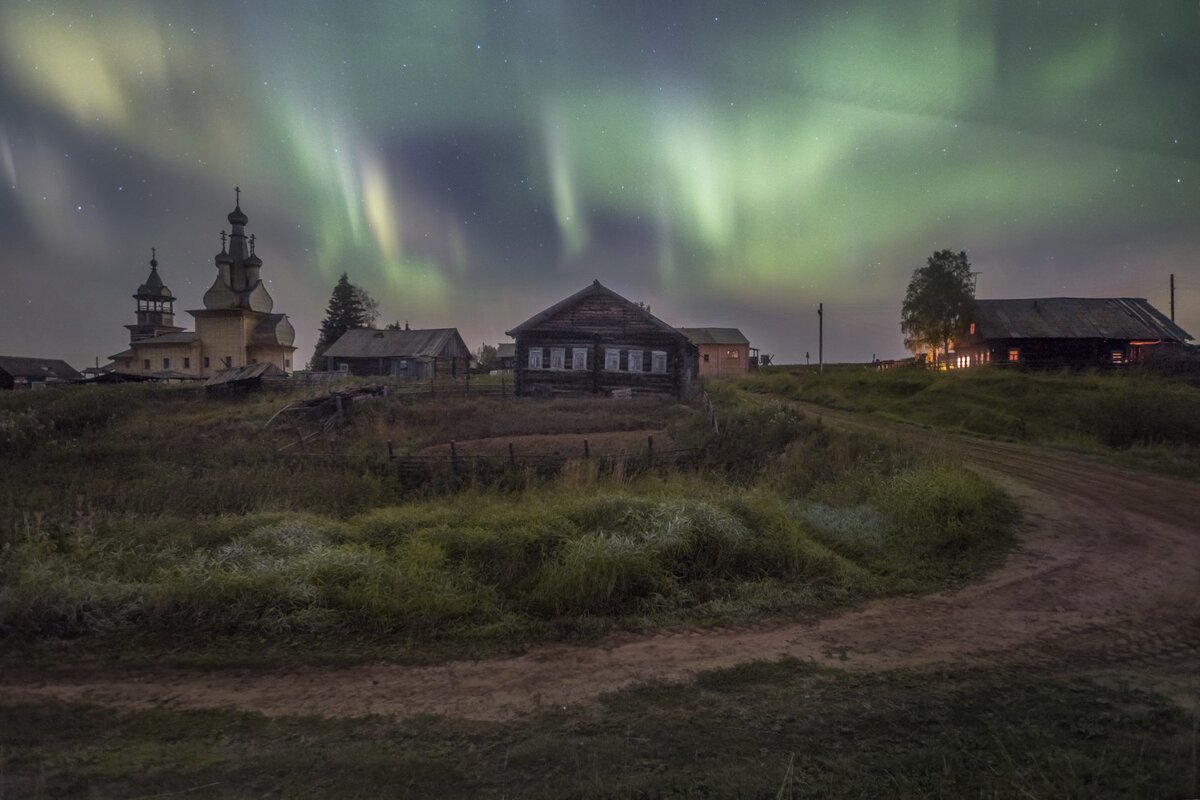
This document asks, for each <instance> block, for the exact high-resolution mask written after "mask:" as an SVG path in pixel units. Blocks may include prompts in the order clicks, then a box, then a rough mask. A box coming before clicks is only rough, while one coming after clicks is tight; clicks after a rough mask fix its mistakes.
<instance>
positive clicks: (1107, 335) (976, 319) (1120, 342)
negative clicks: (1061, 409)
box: [952, 297, 1192, 369]
mask: <svg viewBox="0 0 1200 800" xmlns="http://www.w3.org/2000/svg"><path fill="white" fill-rule="evenodd" d="M966 325H967V332H966V334H965V336H963V337H962V339H961V340H960V341H958V342H956V343H955V349H954V355H953V361H952V364H953V365H954V366H955V367H957V368H960V369H966V368H969V367H978V366H985V365H1004V366H1016V367H1028V368H1030V369H1056V368H1063V367H1094V368H1102V369H1104V368H1114V367H1120V366H1123V365H1125V364H1135V363H1140V362H1143V361H1147V360H1148V359H1149V358H1151V356H1152V353H1153V351H1155V350H1156V349H1162V348H1173V347H1174V348H1183V347H1184V343H1185V341H1186V340H1188V339H1191V338H1192V337H1191V334H1189V333H1188V332H1187V331H1185V330H1183V329H1182V328H1180V327H1179V326H1178V325H1176V324H1175V323H1174V322H1172V321H1171V320H1170V319H1168V318H1167V317H1166V316H1165V315H1164V314H1163V313H1162V312H1161V311H1159V310H1158V309H1157V308H1155V307H1154V306H1152V305H1150V303H1149V302H1147V301H1146V300H1145V299H1144V298H1140V297H1112V298H1106V297H1039V298H1034V299H1029V300H976V301H975V302H974V304H973V306H972V308H971V310H970V311H969V312H968V316H967V323H966Z"/></svg>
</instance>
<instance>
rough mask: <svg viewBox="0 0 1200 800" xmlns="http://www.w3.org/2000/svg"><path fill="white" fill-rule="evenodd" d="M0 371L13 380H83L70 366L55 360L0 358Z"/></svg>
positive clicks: (20, 357)
mask: <svg viewBox="0 0 1200 800" xmlns="http://www.w3.org/2000/svg"><path fill="white" fill-rule="evenodd" d="M0 370H4V371H5V372H7V373H8V374H9V375H11V376H12V377H14V378H25V379H26V380H38V381H44V380H47V379H53V380H59V381H78V380H82V379H83V375H81V374H79V372H78V371H76V370H75V368H74V367H72V366H71V365H70V364H68V363H67V362H65V361H62V360H60V359H57V358H26V357H25V356H0Z"/></svg>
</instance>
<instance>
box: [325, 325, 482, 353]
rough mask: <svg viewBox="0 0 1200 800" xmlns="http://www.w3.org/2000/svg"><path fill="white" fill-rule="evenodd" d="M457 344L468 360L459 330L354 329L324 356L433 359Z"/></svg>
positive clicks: (343, 336)
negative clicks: (425, 357) (424, 357)
mask: <svg viewBox="0 0 1200 800" xmlns="http://www.w3.org/2000/svg"><path fill="white" fill-rule="evenodd" d="M455 341H457V342H458V344H459V345H461V348H462V353H461V356H463V357H469V356H470V351H469V350H468V349H467V345H466V343H465V342H463V341H462V337H461V336H459V335H458V328H428V329H426V330H406V331H396V330H376V329H375V328H354V329H352V330H348V331H346V332H345V333H344V334H342V336H341V338H339V339H338V340H337V341H336V342H334V343H333V344H331V345H330V346H329V348H328V349H327V350H326V351H325V355H326V356H332V357H334V358H420V357H422V356H427V357H431V358H432V357H436V356H441V355H444V354H445V351H446V348H447V347H448V346H450V345H452V344H453V343H454V342H455Z"/></svg>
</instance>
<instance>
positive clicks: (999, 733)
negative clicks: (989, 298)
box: [0, 661, 1198, 799]
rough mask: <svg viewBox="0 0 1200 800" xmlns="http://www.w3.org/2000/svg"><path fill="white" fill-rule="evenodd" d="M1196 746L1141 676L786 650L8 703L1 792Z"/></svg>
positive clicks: (1119, 771) (625, 782) (1185, 756)
mask: <svg viewBox="0 0 1200 800" xmlns="http://www.w3.org/2000/svg"><path fill="white" fill-rule="evenodd" d="M598 712H599V713H598ZM1195 747H1196V732H1195V726H1194V719H1193V718H1192V716H1191V715H1190V714H1189V713H1187V712H1185V711H1183V710H1182V709H1180V708H1179V707H1177V706H1175V705H1173V704H1172V703H1171V702H1170V701H1169V700H1167V699H1165V698H1163V697H1161V696H1159V695H1156V694H1152V693H1149V692H1145V691H1140V690H1136V689H1131V688H1126V687H1120V686H1115V687H1114V686H1110V685H1104V684H1100V683H1096V682H1093V681H1090V680H1087V679H1078V678H1032V677H1027V676H1021V675H1014V674H1003V673H988V672H983V673H970V674H959V675H940V676H938V679H937V680H930V677H929V676H928V675H910V674H904V673H891V674H886V675H876V676H857V675H851V674H840V673H835V672H830V671H823V670H817V669H813V668H811V667H806V666H804V665H801V664H798V663H796V662H794V661H782V662H774V663H761V662H760V663H753V664H747V665H743V666H739V667H736V668H734V669H730V670H721V671H717V672H710V673H705V674H702V675H700V676H699V678H698V679H697V680H696V681H695V682H694V683H691V684H682V685H670V686H655V685H651V686H643V687H639V688H634V689H629V690H626V691H622V692H619V693H617V694H614V695H610V696H608V697H606V698H604V699H603V701H602V703H601V705H600V708H599V709H596V708H580V709H566V710H563V709H559V710H556V711H547V712H543V713H538V714H534V715H532V716H531V717H530V718H528V719H524V720H522V721H518V722H509V723H469V722H462V721H454V720H443V719H438V718H428V717H427V718H420V719H414V720H407V721H393V720H389V719H383V718H376V717H372V718H362V719H317V718H295V717H277V718H266V717H261V716H258V715H255V714H248V713H237V712H232V711H171V710H167V709H154V710H147V711H138V712H119V711H112V710H104V709H97V708H92V707H87V706H72V705H63V704H59V703H56V702H52V701H51V702H44V703H38V704H25V705H9V706H0V793H3V795H4V796H5V797H9V796H11V797H75V796H90V797H144V796H156V795H168V794H171V793H186V796H188V797H199V798H223V797H247V796H252V797H293V798H307V797H314V798H315V797H330V796H337V797H345V798H355V797H379V796H387V797H412V798H424V797H446V798H456V797H461V798H488V797H496V798H499V797H530V798H658V797H687V798H731V797H783V798H799V797H846V798H878V797H1076V798H1102V797H1139V798H1148V799H1152V798H1177V797H1192V796H1195V795H1196V794H1197V789H1198V787H1197V783H1196V780H1197V767H1196V756H1195V752H1196V751H1195Z"/></svg>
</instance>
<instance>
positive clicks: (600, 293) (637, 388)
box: [508, 281, 697, 397]
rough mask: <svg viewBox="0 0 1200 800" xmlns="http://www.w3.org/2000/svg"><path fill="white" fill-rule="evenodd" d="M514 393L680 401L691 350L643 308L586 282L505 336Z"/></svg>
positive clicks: (691, 370)
mask: <svg viewBox="0 0 1200 800" xmlns="http://www.w3.org/2000/svg"><path fill="white" fill-rule="evenodd" d="M508 335H509V336H512V337H513V338H514V339H515V340H516V356H515V362H516V363H515V370H514V374H515V376H516V379H515V385H516V391H517V393H518V394H527V395H528V394H541V393H551V392H591V393H595V394H601V393H611V392H613V391H614V390H631V391H632V392H635V393H639V394H641V393H666V394H673V395H675V396H677V397H678V396H682V395H683V394H684V393H685V392H687V390H688V389H689V388H690V387H691V385H692V381H693V379H694V378H695V376H696V361H697V351H696V347H695V345H693V344H692V343H691V342H690V341H689V340H688V338H687V336H685V335H684V334H683V333H681V332H680V331H679V330H678V329H676V328H673V327H671V326H670V325H668V324H667V323H665V322H663V321H662V320H661V319H659V318H658V317H656V316H654V315H653V314H651V313H650V312H649V311H648V310H647V309H646V308H644V307H642V306H640V305H638V304H637V303H633V302H630V301H629V300H626V299H625V298H624V297H622V296H621V295H619V294H617V293H616V292H614V291H612V290H611V289H609V288H607V287H605V286H602V285H601V284H600V281H595V282H593V283H592V284H591V285H590V286H588V287H586V288H585V289H583V290H582V291H579V292H576V293H575V294H573V295H571V296H570V297H568V298H566V299H565V300H563V301H561V302H559V303H556V304H554V305H553V306H551V307H550V308H547V309H546V310H545V311H542V312H541V313H539V314H535V315H534V316H533V317H530V318H529V319H528V320H526V321H525V322H523V323H521V324H520V325H518V326H517V327H515V328H513V329H512V330H510V331H508Z"/></svg>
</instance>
